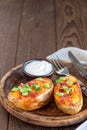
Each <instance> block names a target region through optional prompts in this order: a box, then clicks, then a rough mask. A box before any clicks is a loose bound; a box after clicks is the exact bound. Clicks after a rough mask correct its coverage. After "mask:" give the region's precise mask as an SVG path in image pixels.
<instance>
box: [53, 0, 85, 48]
mask: <svg viewBox="0 0 87 130" xmlns="http://www.w3.org/2000/svg"><path fill="white" fill-rule="evenodd" d="M55 14H56V33H57V34H56V35H57V38H56V40H57V48H58V49H60V48H61V47H67V46H76V47H79V48H82V49H87V1H86V0H83V1H81V0H73V1H72V0H66V1H63V0H55Z"/></svg>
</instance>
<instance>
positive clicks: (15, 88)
mask: <svg viewBox="0 0 87 130" xmlns="http://www.w3.org/2000/svg"><path fill="white" fill-rule="evenodd" d="M18 90H19V89H18V88H17V87H13V88H12V89H11V91H14V92H15V91H18Z"/></svg>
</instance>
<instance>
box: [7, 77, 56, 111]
mask: <svg viewBox="0 0 87 130" xmlns="http://www.w3.org/2000/svg"><path fill="white" fill-rule="evenodd" d="M41 79H42V80H37V79H34V80H32V81H30V82H28V84H29V86H32V85H34V84H38V85H40V86H41V87H42V89H41V90H38V91H35V90H34V89H32V92H31V93H29V94H28V95H27V96H23V95H22V94H21V93H20V91H10V92H9V93H8V100H9V101H10V102H11V103H12V104H13V105H14V106H15V107H17V108H20V109H22V110H29V111H31V110H36V109H38V108H41V107H43V106H45V105H46V104H48V103H49V101H50V99H51V96H52V93H53V88H54V85H53V83H52V81H51V80H50V79H49V78H41ZM46 83H47V84H49V86H50V88H46V87H45V85H44V84H46Z"/></svg>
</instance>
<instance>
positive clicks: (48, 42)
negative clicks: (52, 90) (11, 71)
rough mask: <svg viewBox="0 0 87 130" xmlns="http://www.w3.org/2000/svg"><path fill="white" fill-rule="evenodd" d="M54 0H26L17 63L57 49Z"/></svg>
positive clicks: (42, 55) (45, 54)
mask: <svg viewBox="0 0 87 130" xmlns="http://www.w3.org/2000/svg"><path fill="white" fill-rule="evenodd" d="M54 23H55V22H54V8H53V0H45V1H42V0H34V1H32V0H25V1H24V8H23V12H22V21H21V28H20V35H19V42H18V51H17V59H16V64H17V65H18V64H20V63H23V62H24V61H25V60H27V59H29V58H35V57H38V58H40V57H42V58H45V57H46V56H47V55H48V54H50V53H52V52H54V51H55V49H56V47H55V29H54Z"/></svg>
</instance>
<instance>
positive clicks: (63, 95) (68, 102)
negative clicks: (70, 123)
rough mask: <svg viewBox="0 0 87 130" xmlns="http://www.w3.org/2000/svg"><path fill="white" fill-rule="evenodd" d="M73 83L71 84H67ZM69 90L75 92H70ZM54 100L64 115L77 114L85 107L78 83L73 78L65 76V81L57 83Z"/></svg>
mask: <svg viewBox="0 0 87 130" xmlns="http://www.w3.org/2000/svg"><path fill="white" fill-rule="evenodd" d="M70 81H71V84H67V83H68V82H70ZM64 88H65V89H64ZM69 90H73V91H72V92H69ZM54 99H55V103H56V105H57V107H58V108H59V109H60V110H61V111H62V112H64V113H67V114H76V113H78V112H79V111H80V110H81V108H82V106H83V97H82V92H81V88H80V86H79V84H78V81H77V79H76V78H75V77H73V76H65V80H64V81H60V83H56V85H55V87H54Z"/></svg>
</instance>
